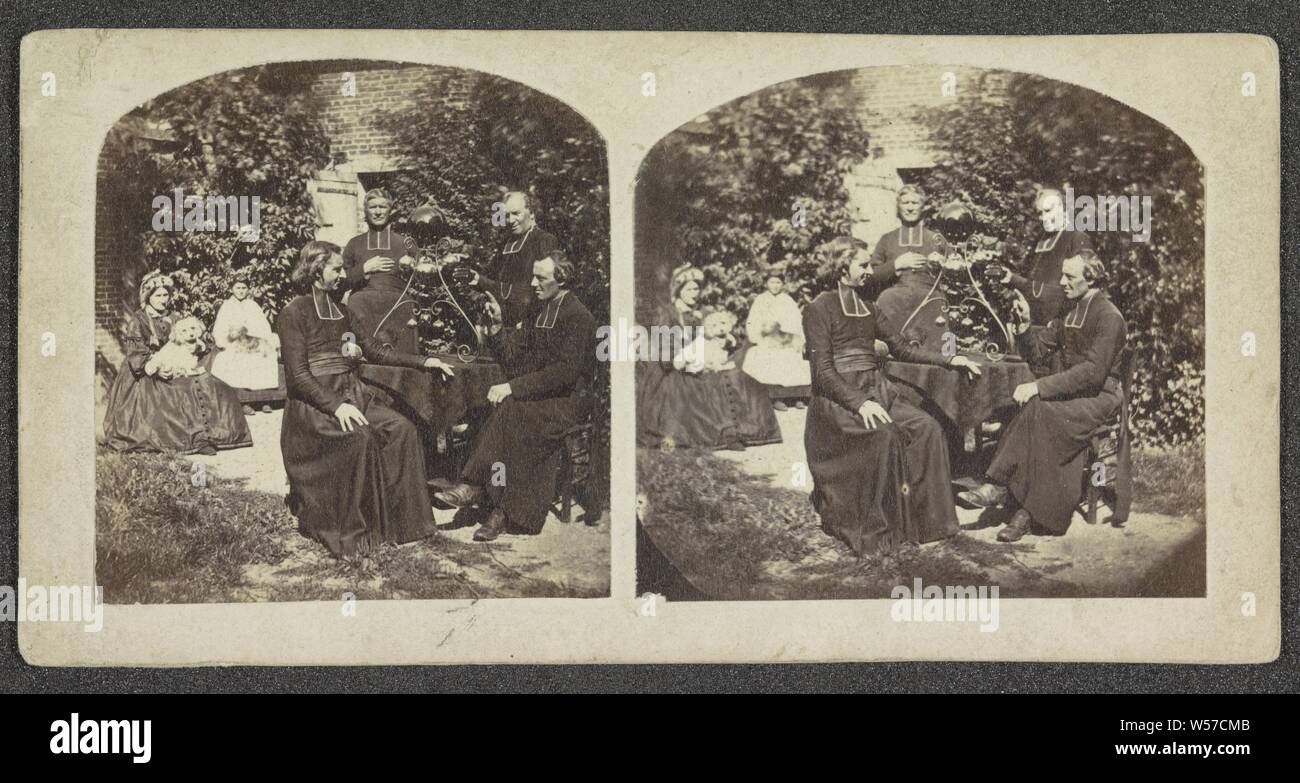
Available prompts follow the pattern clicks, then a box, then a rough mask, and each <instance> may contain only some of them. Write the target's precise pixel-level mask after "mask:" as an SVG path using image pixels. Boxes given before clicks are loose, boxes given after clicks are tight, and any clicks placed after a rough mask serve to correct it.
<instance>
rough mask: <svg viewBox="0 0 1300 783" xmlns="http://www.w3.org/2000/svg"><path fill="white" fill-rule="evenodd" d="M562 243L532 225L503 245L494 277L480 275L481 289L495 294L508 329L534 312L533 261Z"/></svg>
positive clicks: (498, 255)
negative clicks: (521, 234) (522, 233)
mask: <svg viewBox="0 0 1300 783" xmlns="http://www.w3.org/2000/svg"><path fill="white" fill-rule="evenodd" d="M559 246H560V243H559V242H558V241H557V240H556V239H555V236H554V235H552V234H548V233H546V232H545V231H543V230H541V229H540V228H538V227H537V226H533V227H532V228H530V229H528V231H527V232H526V233H525V234H524V235H523V236H522V237H517V238H511V239H510V240H509V241H508V242H506V243H505V244H504V245H502V246H501V250H500V252H498V253H497V264H496V269H495V270H493V273H492V276H490V277H489V276H488V275H485V274H482V273H480V274H479V288H481V289H482V290H484V291H487V292H488V293H490V294H492V296H494V297H495V298H496V300H497V303H498V304H500V305H501V323H502V324H504V325H505V326H506V328H514V326H515V325H516V324H518V323H520V322H522V321H524V320H526V318H525V317H526V316H527V315H528V314H529V313H531V312H532V308H533V305H534V304H535V303H536V302H537V297H536V295H535V294H533V287H532V280H533V264H534V263H536V262H538V261H541V260H542V259H543V258H546V257H547V256H549V255H550V254H551V253H552V252H553V251H554V250H555V249H556V248H558V247H559Z"/></svg>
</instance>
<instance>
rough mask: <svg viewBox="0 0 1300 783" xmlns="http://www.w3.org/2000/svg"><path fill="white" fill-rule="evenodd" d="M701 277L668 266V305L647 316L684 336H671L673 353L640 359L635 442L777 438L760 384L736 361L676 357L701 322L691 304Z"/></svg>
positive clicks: (701, 443) (691, 443)
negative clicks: (711, 363)
mask: <svg viewBox="0 0 1300 783" xmlns="http://www.w3.org/2000/svg"><path fill="white" fill-rule="evenodd" d="M703 279H704V273H703V272H701V271H700V270H699V269H696V268H695V267H693V266H690V265H683V266H680V267H678V268H677V269H675V270H673V277H672V283H671V286H672V287H671V296H672V305H670V306H668V307H661V308H660V309H659V310H657V311H656V314H655V316H654V317H653V319H652V321H651V325H650V326H651V327H655V326H658V327H660V328H664V327H674V326H675V327H678V328H679V329H680V330H681V334H682V338H683V339H681V340H677V341H674V342H675V344H674V345H673V346H672V350H673V352H674V354H673V356H670V357H665V356H662V355H661V356H660V359H661V360H662V361H660V362H657V363H653V364H652V363H649V362H643V363H642V364H643V365H644V367H643V369H641V370H640V372H639V373H638V376H637V443H638V444H639V445H641V446H650V447H663V446H670V447H676V446H681V447H688V448H701V449H728V448H729V449H743V448H744V447H745V446H759V445H762V444H766V443H780V442H781V429H780V426H779V425H778V424H777V421H776V414H774V413H773V412H772V400H771V398H770V397H769V396H768V394H767V388H766V387H764V386H763V384H761V383H759V382H758V381H756V380H754V379H753V378H752V377H750V376H749V375H746V374H745V372H744V370H742V369H741V368H740V367H738V366H733V367H731V368H729V369H723V370H707V369H704V368H703V367H702V366H700V365H699V364H698V363H696V364H695V365H694V366H692V364H691V363H690V362H682V361H681V359H682V358H683V357H682V356H681V355H680V354H681V352H682V351H683V350H684V349H685V344H686V343H689V342H690V341H691V340H692V339H693V338H694V337H695V336H696V335H697V333H698V332H697V330H698V329H700V328H701V327H702V326H703V323H704V319H703V316H702V315H701V313H700V312H699V311H698V310H696V309H695V306H696V304H697V303H698V301H699V297H700V283H701V281H703ZM663 347H667V346H663ZM696 358H698V357H696ZM674 359H676V360H677V362H676V364H677V365H678V366H674V361H673V360H674Z"/></svg>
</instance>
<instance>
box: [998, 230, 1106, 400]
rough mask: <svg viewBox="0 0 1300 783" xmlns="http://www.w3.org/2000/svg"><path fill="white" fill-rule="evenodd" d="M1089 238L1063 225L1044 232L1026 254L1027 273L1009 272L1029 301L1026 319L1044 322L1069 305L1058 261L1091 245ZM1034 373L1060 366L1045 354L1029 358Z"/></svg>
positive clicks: (1014, 284) (1042, 372)
mask: <svg viewBox="0 0 1300 783" xmlns="http://www.w3.org/2000/svg"><path fill="white" fill-rule="evenodd" d="M1091 248H1092V240H1091V239H1089V238H1088V235H1087V234H1086V233H1084V232H1082V231H1074V230H1071V229H1068V228H1063V229H1061V230H1060V231H1054V232H1050V233H1048V234H1045V235H1044V236H1043V237H1042V238H1040V239H1039V240H1038V243H1037V244H1035V245H1034V249H1033V251H1032V252H1030V254H1029V258H1028V268H1029V274H1028V276H1025V275H1020V274H1017V273H1015V272H1012V273H1011V280H1010V281H1009V284H1010V285H1011V286H1012V287H1013V288H1015V289H1016V290H1017V291H1019V292H1020V293H1021V294H1023V295H1024V297H1025V299H1026V300H1027V301H1028V302H1029V323H1030V324H1032V325H1033V326H1046V325H1047V323H1048V322H1049V321H1051V320H1052V319H1054V318H1059V317H1061V316H1063V315H1064V314H1065V311H1066V310H1068V309H1069V300H1067V299H1066V297H1065V289H1064V288H1062V287H1061V265H1062V264H1063V263H1064V262H1065V259H1067V258H1069V257H1071V256H1075V255H1078V253H1079V251H1080V250H1084V249H1091ZM1030 368H1031V369H1033V371H1034V374H1035V375H1038V376H1043V375H1047V374H1050V373H1052V372H1055V371H1056V370H1057V369H1059V368H1058V367H1057V366H1056V365H1055V364H1053V363H1052V360H1051V359H1049V358H1048V357H1044V358H1043V359H1041V360H1040V361H1039V362H1037V363H1036V362H1030Z"/></svg>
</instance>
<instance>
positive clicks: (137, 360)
mask: <svg viewBox="0 0 1300 783" xmlns="http://www.w3.org/2000/svg"><path fill="white" fill-rule="evenodd" d="M173 290H174V286H173V283H172V280H171V278H170V277H168V276H166V275H164V274H162V273H161V272H157V271H155V272H152V273H150V274H148V275H146V276H145V278H144V280H143V281H141V283H140V310H139V311H138V312H135V313H133V314H132V316H131V320H130V323H128V324H127V328H126V334H125V336H124V337H125V339H124V344H125V346H124V347H125V351H126V358H125V359H124V360H123V362H122V366H121V367H120V368H119V369H118V373H117V378H116V379H114V381H113V386H112V388H111V389H110V390H109V393H108V403H107V408H108V410H107V413H106V414H105V416H104V444H105V445H106V446H108V447H109V448H111V449H114V450H116V451H157V452H164V451H166V452H178V453H181V454H196V453H201V454H215V453H216V452H217V450H219V449H234V448H240V447H242V446H251V445H253V438H252V436H251V435H249V433H248V422H246V421H245V420H244V413H243V411H242V410H241V408H240V404H239V397H238V395H236V394H235V391H234V389H231V388H230V387H229V386H227V385H226V384H225V383H223V382H222V381H220V380H219V379H217V378H215V377H213V376H212V374H211V373H209V372H207V371H205V370H204V369H203V367H202V365H201V364H200V363H199V362H198V356H199V355H200V354H202V353H204V352H205V351H206V349H207V346H206V345H205V344H204V342H203V331H204V330H203V324H202V323H201V322H199V321H198V319H196V318H181V319H178V318H176V317H175V316H173V315H172V314H171V301H172V293H173Z"/></svg>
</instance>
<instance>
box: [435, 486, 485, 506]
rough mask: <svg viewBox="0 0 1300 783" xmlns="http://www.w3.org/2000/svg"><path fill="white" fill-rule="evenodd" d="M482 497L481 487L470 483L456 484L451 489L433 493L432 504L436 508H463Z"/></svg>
mask: <svg viewBox="0 0 1300 783" xmlns="http://www.w3.org/2000/svg"><path fill="white" fill-rule="evenodd" d="M482 499H483V488H482V487H476V486H473V485H471V484H465V483H461V484H457V485H456V486H454V487H452V488H451V489H444V490H443V491H442V492H435V493H433V505H434V506H436V507H438V508H443V509H446V508H464V507H465V506H472V505H474V504H475V503H477V502H479V501H480V500H482Z"/></svg>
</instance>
